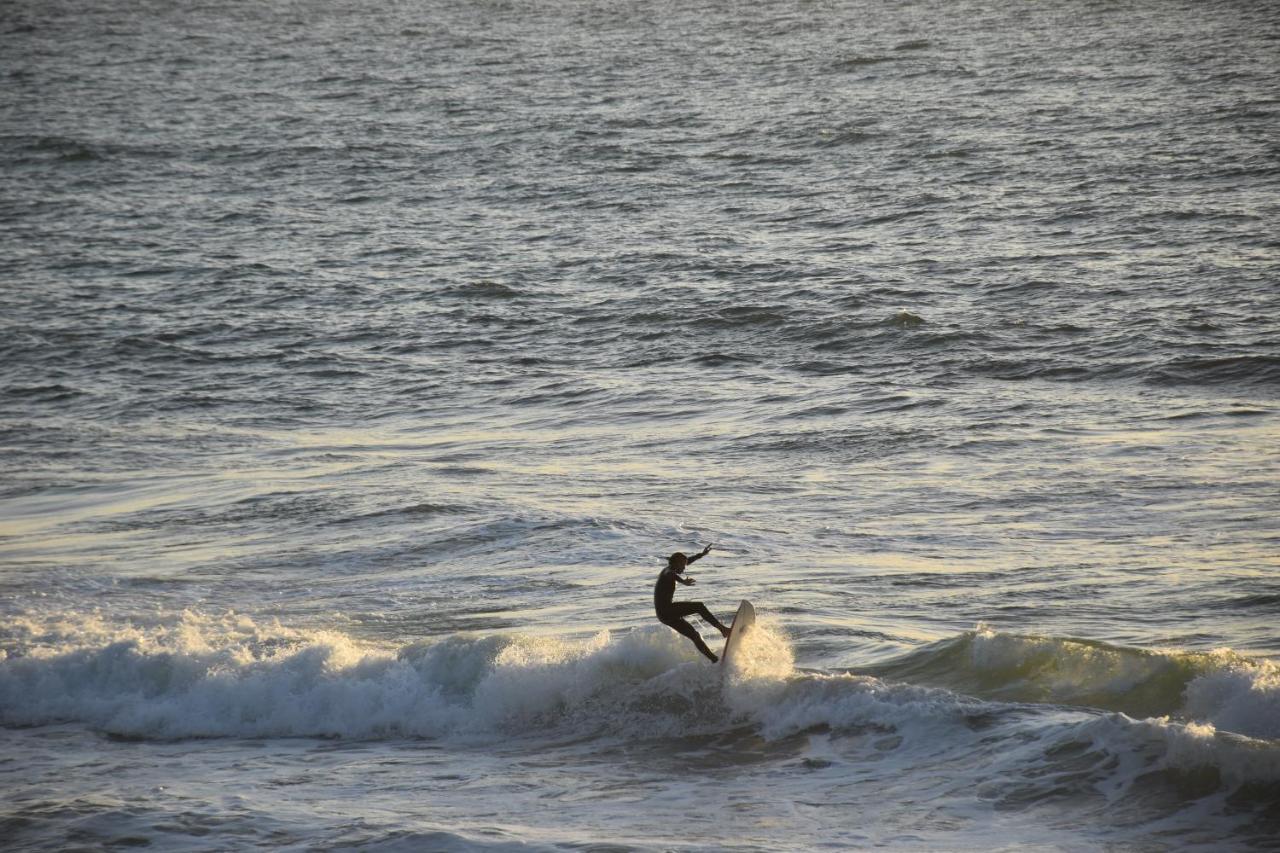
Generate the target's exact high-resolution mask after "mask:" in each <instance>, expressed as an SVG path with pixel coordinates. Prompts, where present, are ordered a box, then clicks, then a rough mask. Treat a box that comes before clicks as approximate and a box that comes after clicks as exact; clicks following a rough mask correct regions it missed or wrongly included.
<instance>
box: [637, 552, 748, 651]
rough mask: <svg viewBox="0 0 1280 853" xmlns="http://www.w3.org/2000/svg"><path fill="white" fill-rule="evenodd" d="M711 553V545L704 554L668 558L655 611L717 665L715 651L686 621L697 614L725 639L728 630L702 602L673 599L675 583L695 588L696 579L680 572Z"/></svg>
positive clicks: (655, 596) (656, 588)
mask: <svg viewBox="0 0 1280 853" xmlns="http://www.w3.org/2000/svg"><path fill="white" fill-rule="evenodd" d="M710 550H711V546H710V545H708V546H707V547H705V548H703V549H702V553H701V554H694V555H693V556H692V557H686V556H685V555H684V554H682V553H680V552H679V551H677V552H676V553H674V554H672V555H671V556H670V557H669V558H668V559H667V567H666V568H665V569H663V570H662V574H660V575H658V582H657V583H656V584H654V587H653V609H654V610H656V611H657V612H658V621H659V622H661V623H662V624H663V625H666V626H668V627H670V628H674V629H676V630H677V631H679V632H680V633H681V634H684V635H685V636H686V637H688V638H689V639H690V640H693V644H694V645H695V646H697V647H698V651H700V652H702V653H703V654H704V655H706V656H707V657H709V658H711V662H712V663H715V662H716V661H718V660H720V658H718V657H716V655H715V652H713V651H711V649H709V648H707V644H706V643H704V642H702V637H701V636H699V635H698V632H697V631H695V630H694V629H693V626H692V625H690V624H689V623H688V622H686V621H684V617H686V616H693V615H694V614H697V615H698V616H701V617H702V618H703V619H705V620H706V621H707V622H710V623H711V624H712V625H714V626H715V627H716V628H717V629H719V631H720V633H721V634H723V635H724V636H726V637H727V636H729V629H728V628H726V627H725V626H724V625H722V624H720V620H719V619H717V618H716V617H714V616H712V615H711V611H710V610H708V609H707V606H706V605H705V604H703V603H702V602H701V601H672V600H671V597H672V596H673V595H675V592H676V582H677V581H679V582H680V583H682V584H684V585H685V586H693V585H694V584H695V583H697V581H695V580H694V579H693V578H683V577H681V576H680V575H681V573H682V572H684V570H685V567H686V566H688V565H689V564H690V563H692V562H693V561H694V560H700V559H702V558H703V557H705V556H706V555H707V553H708V552H709V551H710Z"/></svg>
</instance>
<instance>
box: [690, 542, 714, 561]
mask: <svg viewBox="0 0 1280 853" xmlns="http://www.w3.org/2000/svg"><path fill="white" fill-rule="evenodd" d="M709 553H711V546H710V545H708V546H707V547H705V548H703V549H702V550H701V551H699V552H698V553H697V554H694V555H693V556H692V557H690V558H689V559H688V561H687V562H689V563H692V562H693V561H694V560H701V559H702V558H703V557H705V556H707V554H709Z"/></svg>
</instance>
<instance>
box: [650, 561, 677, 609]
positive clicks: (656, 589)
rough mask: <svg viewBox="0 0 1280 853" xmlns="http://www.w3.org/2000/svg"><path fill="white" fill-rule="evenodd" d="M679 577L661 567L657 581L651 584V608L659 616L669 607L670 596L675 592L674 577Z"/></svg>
mask: <svg viewBox="0 0 1280 853" xmlns="http://www.w3.org/2000/svg"><path fill="white" fill-rule="evenodd" d="M677 577H679V576H678V575H677V574H676V573H675V572H673V571H672V570H671V569H663V570H662V573H661V574H659V575H658V582H657V583H656V584H654V585H653V609H654V610H655V611H657V613H658V617H659V618H661V617H662V616H664V615H665V614H666V613H667V612H668V611H669V610H670V609H671V597H672V596H674V595H675V594H676V578H677Z"/></svg>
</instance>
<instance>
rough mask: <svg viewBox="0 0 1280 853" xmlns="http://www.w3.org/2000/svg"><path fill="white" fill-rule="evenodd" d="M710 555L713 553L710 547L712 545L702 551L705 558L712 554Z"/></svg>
mask: <svg viewBox="0 0 1280 853" xmlns="http://www.w3.org/2000/svg"><path fill="white" fill-rule="evenodd" d="M710 553H711V546H710V545H708V546H707V547H705V548H703V549H702V554H703V556H705V555H707V554H710Z"/></svg>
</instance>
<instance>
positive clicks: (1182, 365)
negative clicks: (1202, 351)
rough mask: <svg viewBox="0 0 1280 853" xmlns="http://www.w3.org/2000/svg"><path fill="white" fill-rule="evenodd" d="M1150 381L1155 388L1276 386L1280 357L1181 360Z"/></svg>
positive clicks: (1155, 371)
mask: <svg viewBox="0 0 1280 853" xmlns="http://www.w3.org/2000/svg"><path fill="white" fill-rule="evenodd" d="M1147 379H1148V381H1149V382H1151V383H1152V384H1155V385H1218V384H1222V383H1232V382H1245V383H1249V384H1254V383H1257V384H1266V385H1275V384H1278V383H1280V356H1273V355H1235V356H1221V357H1217V358H1208V357H1199V358H1180V359H1175V360H1174V361H1170V362H1168V363H1166V364H1163V365H1160V366H1159V367H1156V368H1154V369H1153V370H1152V371H1151V373H1150V375H1149V376H1148V377H1147Z"/></svg>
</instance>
